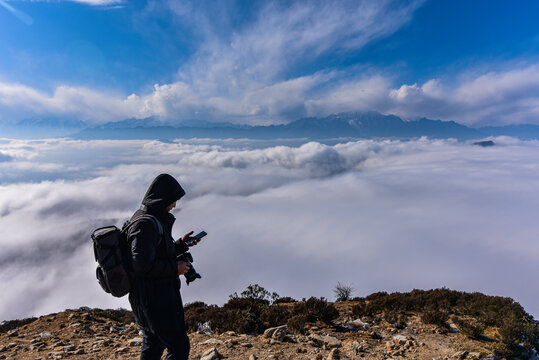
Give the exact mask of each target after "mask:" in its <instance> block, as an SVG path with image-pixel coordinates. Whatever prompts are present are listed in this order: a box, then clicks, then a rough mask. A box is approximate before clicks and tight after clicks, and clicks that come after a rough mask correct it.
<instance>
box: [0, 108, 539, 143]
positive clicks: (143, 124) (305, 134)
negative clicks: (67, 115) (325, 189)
mask: <svg viewBox="0 0 539 360" xmlns="http://www.w3.org/2000/svg"><path fill="white" fill-rule="evenodd" d="M49 123H50V126H49V127H51V126H52V124H53V123H52V122H51V121H45V122H43V121H42V122H36V121H32V122H30V123H24V124H21V126H23V127H28V128H32V129H34V128H36V127H41V128H47V124H49ZM82 127H83V124H82V123H76V124H74V126H73V127H71V128H70V127H69V126H67V125H66V124H65V123H62V126H61V128H62V129H63V130H64V132H65V130H67V129H68V128H69V129H72V130H71V133H70V134H61V135H63V136H65V135H68V136H70V137H73V138H76V139H85V140H91V139H156V140H164V141H170V140H173V139H192V138H213V139H223V138H232V139H242V138H249V139H261V140H271V139H298V138H299V139H301V138H308V139H313V140H324V139H335V138H350V139H357V138H398V139H409V138H417V137H421V136H426V137H430V138H441V139H446V138H456V139H459V140H471V139H481V138H486V137H489V136H502V135H506V136H513V137H517V138H520V139H538V138H539V126H538V125H508V126H486V127H480V128H471V127H467V126H464V125H461V124H458V123H456V122H454V121H441V120H430V119H426V118H423V119H420V120H417V121H404V120H402V119H401V118H399V117H398V116H395V115H383V114H380V113H377V112H354V113H340V114H334V115H329V116H326V117H322V118H317V117H308V118H302V119H299V120H296V121H292V122H290V123H288V124H282V125H268V126H250V125H236V124H231V123H212V122H204V121H199V120H192V121H188V122H183V123H181V125H177V126H173V125H170V124H163V123H162V122H161V121H160V120H159V119H157V118H153V117H150V118H146V119H126V120H122V121H118V122H110V123H107V124H104V125H100V126H97V127H86V128H82ZM1 130H2V129H1V128H0V136H2V133H1Z"/></svg>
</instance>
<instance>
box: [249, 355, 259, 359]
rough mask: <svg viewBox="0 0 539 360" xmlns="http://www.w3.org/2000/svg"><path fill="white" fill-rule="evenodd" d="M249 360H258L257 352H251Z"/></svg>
mask: <svg viewBox="0 0 539 360" xmlns="http://www.w3.org/2000/svg"><path fill="white" fill-rule="evenodd" d="M249 360H258V357H257V356H256V355H255V354H251V355H250V356H249Z"/></svg>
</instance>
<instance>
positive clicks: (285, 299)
mask: <svg viewBox="0 0 539 360" xmlns="http://www.w3.org/2000/svg"><path fill="white" fill-rule="evenodd" d="M293 302H298V301H297V300H296V299H294V298H291V297H290V296H283V297H279V298H278V299H277V300H275V301H274V302H273V304H285V303H293Z"/></svg>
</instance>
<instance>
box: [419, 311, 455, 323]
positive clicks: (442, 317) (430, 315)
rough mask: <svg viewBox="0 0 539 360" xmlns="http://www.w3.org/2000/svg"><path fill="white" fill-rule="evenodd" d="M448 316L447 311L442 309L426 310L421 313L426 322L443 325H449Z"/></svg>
mask: <svg viewBox="0 0 539 360" xmlns="http://www.w3.org/2000/svg"><path fill="white" fill-rule="evenodd" d="M448 318H449V315H448V314H447V312H445V311H440V310H426V311H424V312H423V313H422V314H421V320H423V322H424V323H425V324H434V325H438V326H441V327H447V319H448Z"/></svg>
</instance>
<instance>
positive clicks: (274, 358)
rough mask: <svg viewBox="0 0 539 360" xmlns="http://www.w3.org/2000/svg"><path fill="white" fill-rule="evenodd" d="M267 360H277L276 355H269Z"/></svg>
mask: <svg viewBox="0 0 539 360" xmlns="http://www.w3.org/2000/svg"><path fill="white" fill-rule="evenodd" d="M268 360H279V358H278V357H277V355H269V356H268Z"/></svg>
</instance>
